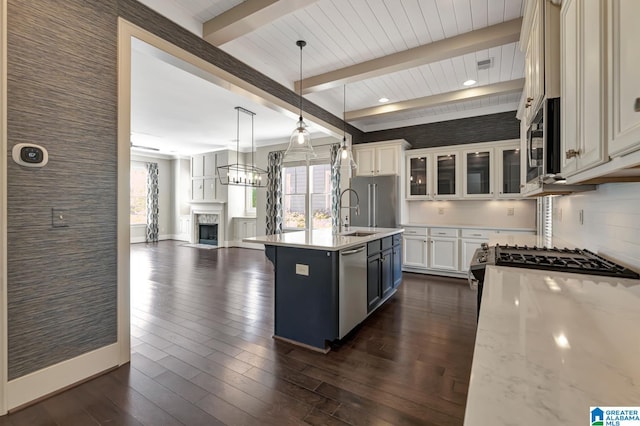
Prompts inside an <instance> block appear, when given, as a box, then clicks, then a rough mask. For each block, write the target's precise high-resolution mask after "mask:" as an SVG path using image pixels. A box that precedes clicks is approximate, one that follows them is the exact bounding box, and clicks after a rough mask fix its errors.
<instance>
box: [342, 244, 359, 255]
mask: <svg viewBox="0 0 640 426" xmlns="http://www.w3.org/2000/svg"><path fill="white" fill-rule="evenodd" d="M364 248H365V246H360V247H356V248H354V249H352V250H345V251H341V252H340V256H349V255H350V254H356V253H360V252H361V251H363V250H364Z"/></svg>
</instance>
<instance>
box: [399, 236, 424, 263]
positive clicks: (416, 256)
mask: <svg viewBox="0 0 640 426" xmlns="http://www.w3.org/2000/svg"><path fill="white" fill-rule="evenodd" d="M425 231H426V229H425ZM402 245H403V247H402V256H403V258H402V265H403V266H409V267H414V268H424V269H427V267H428V255H427V236H426V235H404V236H403V238H402Z"/></svg>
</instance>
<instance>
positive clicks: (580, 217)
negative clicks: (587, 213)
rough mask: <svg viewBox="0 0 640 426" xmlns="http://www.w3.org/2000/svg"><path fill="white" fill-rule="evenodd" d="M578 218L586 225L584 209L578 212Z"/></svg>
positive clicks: (581, 223)
mask: <svg viewBox="0 0 640 426" xmlns="http://www.w3.org/2000/svg"><path fill="white" fill-rule="evenodd" d="M578 220H579V221H580V225H584V210H580V213H579V214H578Z"/></svg>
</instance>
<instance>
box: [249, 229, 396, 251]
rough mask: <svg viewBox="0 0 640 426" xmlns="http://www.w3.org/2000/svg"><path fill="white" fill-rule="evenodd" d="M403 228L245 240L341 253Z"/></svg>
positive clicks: (325, 231)
mask: <svg viewBox="0 0 640 426" xmlns="http://www.w3.org/2000/svg"><path fill="white" fill-rule="evenodd" d="M355 232H363V233H368V234H369V235H365V236H355V235H349V234H352V233H355ZM403 232H404V229H403V228H367V227H359V226H358V227H356V226H354V227H350V228H349V229H348V230H344V231H342V232H341V233H339V234H334V233H332V231H331V229H318V230H314V231H294V232H286V233H282V234H274V235H263V236H259V237H250V238H244V239H243V240H242V241H244V242H248V243H259V244H264V245H266V246H283V247H297V248H303V249H311V250H328V251H339V250H343V249H347V248H351V247H356V246H358V245H361V244H366V243H368V242H370V241H375V240H379V239H380V238H385V237H390V236H392V235H396V234H401V233H403Z"/></svg>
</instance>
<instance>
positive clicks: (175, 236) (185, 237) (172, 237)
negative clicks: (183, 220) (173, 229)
mask: <svg viewBox="0 0 640 426" xmlns="http://www.w3.org/2000/svg"><path fill="white" fill-rule="evenodd" d="M168 239H169V240H175V241H186V242H187V243H188V242H189V234H173V235H169V238H168Z"/></svg>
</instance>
